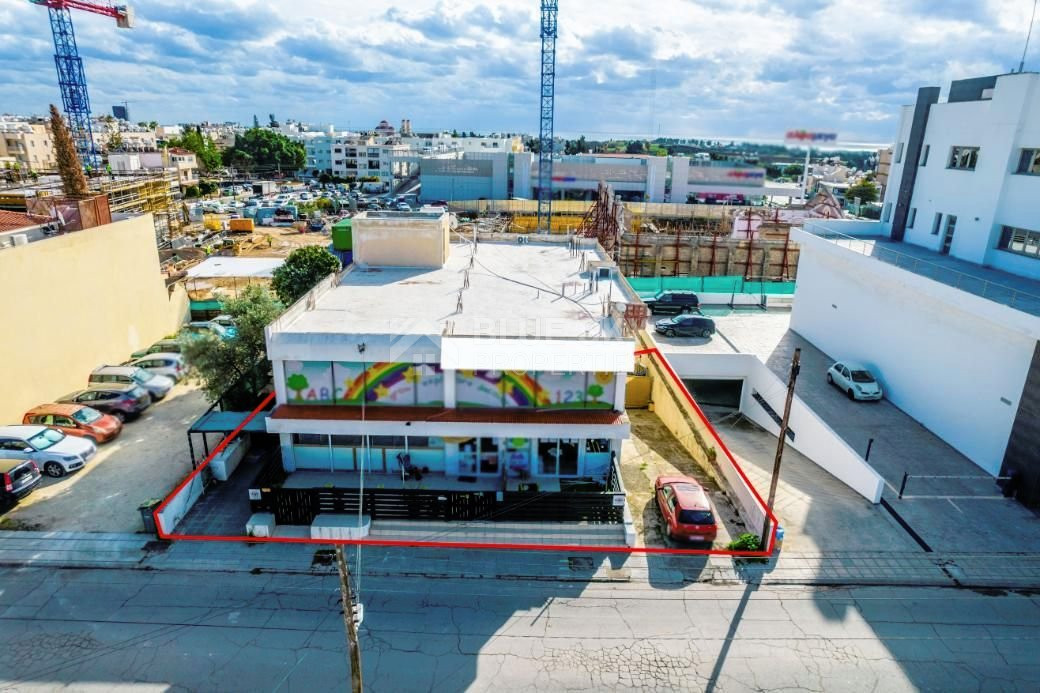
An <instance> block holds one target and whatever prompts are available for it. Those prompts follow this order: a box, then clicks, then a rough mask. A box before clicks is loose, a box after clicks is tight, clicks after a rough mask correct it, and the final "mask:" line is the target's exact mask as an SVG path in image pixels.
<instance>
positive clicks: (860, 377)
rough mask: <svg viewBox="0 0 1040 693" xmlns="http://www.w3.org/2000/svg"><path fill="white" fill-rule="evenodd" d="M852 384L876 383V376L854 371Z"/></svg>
mask: <svg viewBox="0 0 1040 693" xmlns="http://www.w3.org/2000/svg"><path fill="white" fill-rule="evenodd" d="M852 382H854V383H872V382H874V376H872V375H871V374H870V373H868V372H867V371H852Z"/></svg>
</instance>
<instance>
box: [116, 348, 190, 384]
mask: <svg viewBox="0 0 1040 693" xmlns="http://www.w3.org/2000/svg"><path fill="white" fill-rule="evenodd" d="M127 365H128V366H136V367H138V368H143V369H145V370H146V371H148V372H149V373H155V374H156V375H165V376H166V377H167V378H173V380H174V382H180V379H181V378H183V377H184V376H185V374H186V373H187V372H188V366H187V365H186V364H185V363H184V357H183V356H182V355H180V354H174V353H172V352H162V351H160V352H159V353H156V354H148V355H147V356H142V357H141V358H138V359H134V360H133V361H131V362H130V363H128V364H127Z"/></svg>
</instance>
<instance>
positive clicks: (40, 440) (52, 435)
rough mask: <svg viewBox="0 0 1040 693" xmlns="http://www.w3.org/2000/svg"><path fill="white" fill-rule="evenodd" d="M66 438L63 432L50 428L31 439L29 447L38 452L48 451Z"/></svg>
mask: <svg viewBox="0 0 1040 693" xmlns="http://www.w3.org/2000/svg"><path fill="white" fill-rule="evenodd" d="M64 437H65V434H64V433H62V432H61V431H55V430H54V429H53V428H48V429H45V430H43V431H40V432H39V433H37V434H36V435H34V436H33V437H32V438H30V439H29V445H31V446H33V447H34V448H36V449H37V450H46V449H47V448H49V447H50V446H52V445H54V444H55V443H57V442H58V441H60V440H61V439H63V438H64Z"/></svg>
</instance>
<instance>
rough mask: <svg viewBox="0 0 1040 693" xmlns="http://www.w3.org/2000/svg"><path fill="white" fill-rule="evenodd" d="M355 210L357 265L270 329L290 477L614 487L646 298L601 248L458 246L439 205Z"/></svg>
mask: <svg viewBox="0 0 1040 693" xmlns="http://www.w3.org/2000/svg"><path fill="white" fill-rule="evenodd" d="M353 221H354V224H353V236H354V244H355V246H354V247H355V251H356V253H357V254H356V255H355V259H356V262H355V264H353V265H351V266H350V267H349V268H348V269H347V270H345V271H344V272H343V273H342V274H340V275H338V276H333V277H330V278H328V279H326V280H325V281H323V282H321V283H320V284H319V285H318V287H316V288H315V289H314V290H312V292H311V293H310V294H309V295H308V296H306V297H304V298H303V299H301V300H300V301H299V302H298V303H296V304H295V305H294V306H292V307H291V308H290V309H289V310H288V311H286V313H285V314H283V315H282V316H281V317H280V318H279V319H278V320H277V321H275V322H274V323H273V324H272V325H270V326H269V327H268V330H267V345H268V355H269V357H270V358H271V360H272V362H273V372H274V377H275V388H276V393H277V406H276V407H275V409H274V411H273V412H272V413H271V415H270V416H269V417H268V420H267V430H268V431H269V432H271V433H276V434H278V435H279V437H280V441H281V451H282V460H283V465H284V469H285V471H286V472H288V473H289V478H288V480H287V481H286V482H285V483H286V484H287V485H288V484H291V483H294V482H293V479H294V475H299V474H301V473H302V472H306V473H307V474H306V475H304V476H303V477H297V478H304V479H309V480H311V481H309V482H308V483H311V482H314V483H318V482H320V483H330V484H333V485H335V486H347V487H350V486H352V485H353V487H355V488H356V487H357V485H358V484H359V483H360V476H359V475H360V473H361V472H362V471H364V473H365V474H366V475H367V477H366V479H367V480H366V481H365V484H366V488H368V487H369V485H371V486H373V487H375V486H377V485H380V484H382V485H385V486H387V487H388V488H389V487H399V486H397V484H398V480H402V482H401V483H404V481H403V480H404V479H405V476H404V475H405V474H406V473H409V472H410V471H411V470H412V468H413V467H414V468H415V469H416V470H421V474H422V484H423V488H425V489H432V490H437V489H445V490H449V489H451V490H456V491H457V490H459V489H460V488H461V489H472V490H475V491H502V492H506V491H515V490H517V488H518V487H530V488H537V489H539V490H540V491H542V492H552V491H560V490H561V488H564V487H567V486H568V484H571V485H577V484H591V485H593V486H599V487H603V485H604V484H606V481H607V479H608V477H609V476H610V475H611V474H612V469H613V468H614V465H615V461H616V460H617V459H618V458H619V457H620V451H621V443H622V441H623V440H624V439H625V438H626V437H627V436H628V431H629V424H628V420H627V418H626V416H625V413H624V394H625V378H626V374H627V373H628V372H629V370H630V369H631V368H632V366H633V363H634V356H633V351H634V348H635V344H634V340H633V339H632V337H631V336H629V335H628V334H627V331H626V329H625V323H624V320H623V318H624V315H625V310H626V305H628V303H629V302H631V303H635V304H639V303H640V302H639V299H638V297H637V296H636V295H635V294H634V293H633V292H632V291H631V289H630V288H628V287H627V284H626V283H625V282H624V279H623V278H622V277H620V276H619V275H618V274H617V270H616V267H614V266H613V264H612V263H611V262H610V261H609V260H608V259H607V258H606V256H605V255H604V254H603V253H602V251H601V250H599V249H598V246H596V245H595V243H594V242H591V243H590V242H587V241H585V242H584V243H585V245H582V246H580V247H578V246H575V247H570V246H568V245H566V244H553V245H549V244H546V245H537V244H533V243H532V244H524V245H517V244H511V243H489V242H488V243H485V242H481V243H478V244H476V245H473V244H470V243H464V242H449V241H450V235H449V233H450V230H449V226H448V216H447V215H443V214H440V213H421V212H413V213H393V212H381V213H369V214H367V215H365V214H362V215H358V216H357V217H355V218H354V220H353ZM402 247H407V248H408V253H407V254H406V255H405V254H402V252H401V248H402ZM366 259H367V260H366ZM368 261H374V262H379V263H380V264H379V265H378V266H377V265H374V264H368ZM384 263H391V264H384ZM520 278H523V279H522V281H521V280H520ZM532 283H544V285H545V286H546V287H550V286H551V287H553V288H551V289H550V288H546V289H544V290H535V289H534V288H532ZM557 287H558V288H557ZM564 295H565V297H564ZM380 487H381V486H380Z"/></svg>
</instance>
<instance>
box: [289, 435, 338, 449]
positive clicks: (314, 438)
mask: <svg viewBox="0 0 1040 693" xmlns="http://www.w3.org/2000/svg"><path fill="white" fill-rule="evenodd" d="M328 444H329V437H328V436H327V435H323V434H321V433H293V445H323V446H328Z"/></svg>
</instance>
